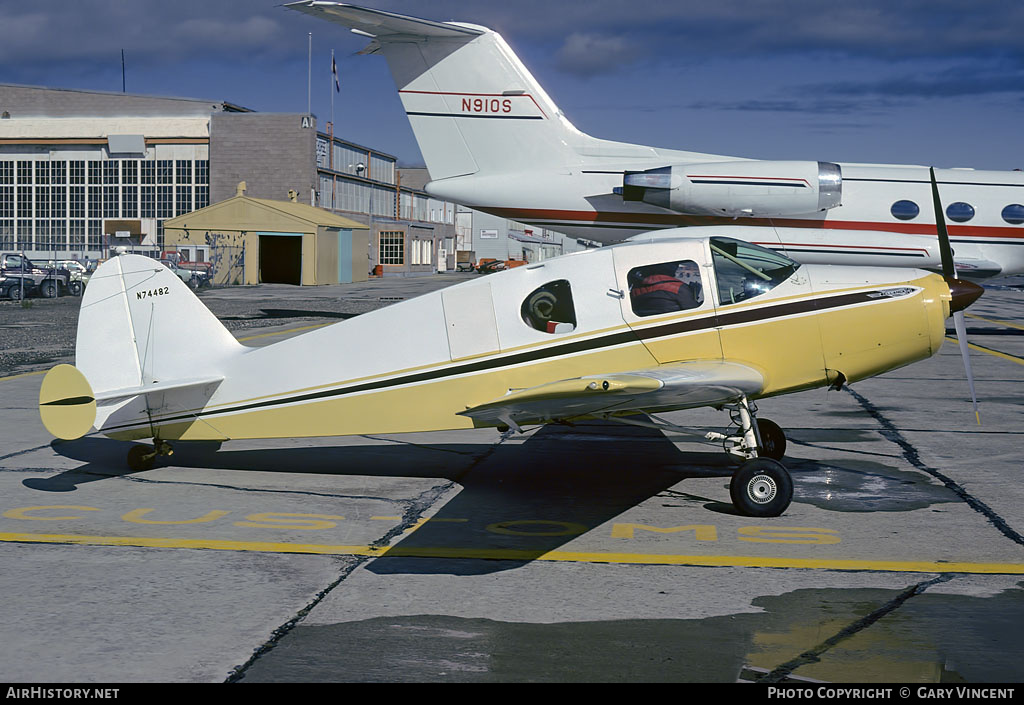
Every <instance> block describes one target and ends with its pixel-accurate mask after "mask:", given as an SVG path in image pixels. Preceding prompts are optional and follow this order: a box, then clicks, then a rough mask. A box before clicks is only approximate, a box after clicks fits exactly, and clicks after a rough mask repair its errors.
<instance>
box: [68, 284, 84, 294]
mask: <svg viewBox="0 0 1024 705" xmlns="http://www.w3.org/2000/svg"><path fill="white" fill-rule="evenodd" d="M68 291H69V292H70V293H71V295H72V296H81V295H82V282H80V281H73V282H68Z"/></svg>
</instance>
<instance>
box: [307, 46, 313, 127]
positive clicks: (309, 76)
mask: <svg viewBox="0 0 1024 705" xmlns="http://www.w3.org/2000/svg"><path fill="white" fill-rule="evenodd" d="M306 113H307V114H309V115H312V114H313V33H312V32H310V33H309V65H308V68H307V70H306Z"/></svg>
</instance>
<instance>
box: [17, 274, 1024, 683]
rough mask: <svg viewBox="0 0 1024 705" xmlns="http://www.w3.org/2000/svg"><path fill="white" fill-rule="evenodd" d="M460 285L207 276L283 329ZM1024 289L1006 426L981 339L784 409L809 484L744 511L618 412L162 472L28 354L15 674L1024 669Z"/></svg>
mask: <svg viewBox="0 0 1024 705" xmlns="http://www.w3.org/2000/svg"><path fill="white" fill-rule="evenodd" d="M461 276H462V277H468V276H474V275H461ZM461 280H462V279H459V278H458V276H456V275H447V277H429V278H424V279H422V280H417V279H408V280H376V281H372V282H368V283H367V284H365V285H358V287H353V288H352V289H350V290H348V291H347V292H346V291H342V290H334V291H328V289H333V288H327V287H324V288H318V289H314V290H309V289H300V288H298V287H275V286H270V287H266V288H264V287H255V288H253V287H246V288H240V289H236V290H231V289H224V290H215V291H210V292H204V293H203V295H202V296H203V298H204V300H206V301H207V303H208V304H209V305H211V308H213V310H214V311H215V312H217V311H218V307H219V306H224V307H226V309H225V310H227V309H228V308H230V307H231V306H233V305H238V306H249V307H250V308H252V309H253V311H255V313H253V312H252V311H250V312H249V313H243V314H238V313H237V312H236V313H227V314H223V315H222V314H220V313H219V314H218V315H222V317H224V318H229V317H231V316H238V320H245V321H248V323H246V325H245V326H241V327H237V328H236V330H235V333H236V335H237V336H238V337H239V338H240V339H244V340H245V341H246V342H247V344H250V345H264V344H272V343H273V342H275V341H276V340H279V339H281V338H282V337H284V336H288V335H294V334H301V332H302V331H304V330H308V329H310V328H311V327H313V326H319V325H322V324H324V323H329V322H331V321H332V320H333V319H332V318H331V317H330V316H331V315H333V314H328V313H323V312H321V313H320V314H316V313H314V312H313V311H314V310H315V309H316V308H317V307H316V306H314V305H313V304H311V303H310V301H311V300H313V299H315V298H318V297H329V296H335V297H337V296H348V297H350V298H351V299H353V300H356V299H358V300H360V301H367V302H370V303H368V304H367V305H368V306H369V307H371V308H372V307H374V306H376V305H382V304H385V303H387V302H389V301H391V300H397V299H398V298H402V297H408V296H412V295H415V294H416V293H418V292H422V291H426V290H429V289H430V288H436V287H438V286H443V285H447V284H449V283H452V282H453V281H461ZM384 292H388V293H384ZM1022 296H1024V293H1022V291H1021V289H1020V287H1019V282H1017V281H1015V280H1003V281H1002V282H999V283H998V285H997V286H990V287H988V290H987V291H986V294H985V296H984V297H982V299H980V300H979V301H978V303H977V304H975V305H974V306H973V307H972V308H971V309H970V313H969V317H968V319H967V321H968V333H969V336H970V338H971V341H972V343H973V344H974V345H975V346H976V347H975V348H974V349H973V350H972V354H971V361H972V364H973V369H974V374H975V379H976V384H977V391H978V396H979V398H980V400H981V418H982V425H981V426H980V427H979V426H978V425H977V424H976V423H975V419H974V414H973V412H972V410H971V407H970V402H969V398H968V395H967V385H966V382H965V381H964V374H963V368H962V363H961V360H960V356H959V352H958V350H957V346H956V344H955V342H949V343H948V344H947V345H945V346H944V347H943V349H942V350H941V351H940V353H939V354H938V355H936V356H935V357H933V358H931V359H930V360H927V361H924V362H921V363H918V364H916V365H912V366H909V367H906V368H903V369H901V370H896V371H894V372H891V373H889V374H886V375H883V376H881V377H878V378H874V379H871V380H866V381H863V382H859V383H857V384H855V385H852V387H850V388H848V389H844V390H842V391H838V392H837V391H828V392H826V391H824V390H817V391H811V392H805V393H801V394H795V395H790V396H786V397H780V398H776V399H770V400H764V401H763V402H762V403H761V404H760V414H761V415H762V416H763V417H768V418H771V419H773V420H774V421H776V422H777V423H779V424H780V425H781V426H782V427H783V428H784V429H785V430H786V433H787V435H788V438H789V448H788V451H787V455H786V458H785V461H784V462H785V464H786V465H787V467H788V468H789V469H790V471H791V473H792V475H793V478H794V484H795V493H794V501H793V504H792V505H791V507H790V508H789V510H788V511H787V512H786V513H785V514H784V515H783V516H782V517H778V518H773V519H751V518H749V517H742V516H738V515H737V514H735V512H734V511H733V510H732V507H731V504H730V503H729V491H728V479H729V474H730V469H731V468H730V465H729V463H728V460H727V458H726V457H725V454H724V453H722V452H721V450H720V449H716V448H715V447H714V446H711V445H708V444H705V443H697V442H694V441H693V440H692V438H690V437H687V436H682V435H677V434H672V433H663V432H660V431H653V430H649V429H643V428H637V427H630V426H624V425H620V424H613V423H605V422H589V423H584V424H580V425H576V426H572V427H569V426H549V427H544V428H533V429H529V430H527V432H526V433H524V434H521V435H517V434H505V435H502V434H500V433H498V432H497V431H495V430H475V431H459V432H447V433H424V434H402V435H391V436H360V437H346V438H324V439H312V440H308V439H303V440H272V441H236V442H229V443H225V444H224V445H223V446H222V447H221V448H220V449H219V450H218V449H215V448H214V447H213V446H210V445H205V444H187V443H179V444H177V446H176V452H175V454H174V455H173V456H171V457H170V458H168V459H165V460H164V461H163V462H161V463H160V464H159V465H158V466H157V467H156V468H155V469H153V470H150V471H147V472H137V473H132V472H130V471H129V470H128V469H127V467H126V466H125V463H124V456H125V453H126V450H127V447H128V444H125V443H121V442H117V441H112V440H109V439H106V438H103V437H99V436H88V437H86V438H83V439H80V440H78V441H73V442H61V441H54V440H53V439H52V438H51V437H50V436H49V435H48V434H47V432H46V431H45V429H44V428H43V427H42V425H41V423H40V422H39V419H38V414H37V411H36V404H37V395H38V390H39V384H40V382H41V379H42V375H41V374H40V373H39V370H34V369H32V366H31V365H28V366H27V367H22V368H19V370H18V371H17V372H16V373H15V374H12V375H8V376H6V377H3V378H0V391H2V394H3V396H2V398H3V399H4V402H5V403H4V404H3V409H2V410H0V562H2V563H0V565H2V566H3V570H2V571H0V576H2V577H0V586H2V594H3V599H2V600H0V625H3V626H2V627H0V630H2V635H0V637H2V638H0V681H5V682H21V683H39V682H49V683H119V682H120V683H128V682H222V681H240V682H362V681H371V682H401V681H416V682H441V681H458V682H520V681H549V682H556V681H573V682H594V681H603V682H645V681H666V682H737V681H754V680H762V681H767V682H781V683H807V682H813V681H825V682H838V683H906V684H916V683H965V682H969V683H980V682H987V683H1016V682H1021V681H1024V667H1021V665H1020V664H1021V663H1024V641H1022V640H1021V639H1020V638H1019V625H1021V624H1024V589H1022V583H1024V536H1022V534H1024V512H1022V511H1021V509H1020V507H1021V506H1024V483H1021V482H1020V477H1019V476H1020V467H1021V463H1020V449H1021V440H1022V434H1024V410H1022V404H1021V401H1022V400H1024V337H1022V336H1024V313H1021V311H1022V310H1024V309H1022V308H1021V297H1022ZM237 298H243V299H244V302H241V301H235V299H237ZM292 298H294V299H295V301H296V302H297V303H295V305H294V306H293V305H291V302H290V300H291V299H292ZM298 299H302V300H301V302H299V301H298ZM232 302H234V303H232ZM353 306H355V304H353ZM268 308H270V309H273V310H275V311H278V312H279V313H275V314H273V315H270V316H263V317H260V315H259V311H261V310H265V309H268ZM322 308H323V309H324V310H325V311H326V310H327V309H330V310H333V311H335V312H337V311H338V310H339V307H337V306H324V307H322ZM345 310H346V311H347V313H346V312H344V311H343V312H342V313H343V314H344V315H354V314H355V313H356V312H357V311H355V310H354V308H350V309H345ZM281 311H284V312H285V313H280V312H281ZM16 315H17V310H16V309H14V308H10V309H7V308H4V309H2V310H0V327H2V326H7V325H17V321H16ZM338 315H341V314H338ZM335 317H337V316H335ZM253 321H256V322H257V323H252V322H253ZM250 323H252V325H250ZM63 361H68V362H70V361H71V359H70V358H69V359H66V360H63ZM665 417H666V418H668V419H669V420H671V421H673V422H675V423H677V424H679V425H683V426H688V427H693V428H694V429H696V430H699V431H706V430H722V429H723V428H724V427H725V426H727V418H726V417H725V414H724V413H719V412H714V411H711V410H694V411H687V412H679V413H675V414H667V415H665Z"/></svg>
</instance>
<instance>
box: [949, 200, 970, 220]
mask: <svg viewBox="0 0 1024 705" xmlns="http://www.w3.org/2000/svg"><path fill="white" fill-rule="evenodd" d="M946 216H947V217H948V218H949V219H950V220H953V221H956V222H957V223H966V222H967V221H968V220H970V219H971V218H973V217H974V206H972V205H971V204H970V203H964V202H963V201H957V202H956V203H950V204H949V205H948V206H946Z"/></svg>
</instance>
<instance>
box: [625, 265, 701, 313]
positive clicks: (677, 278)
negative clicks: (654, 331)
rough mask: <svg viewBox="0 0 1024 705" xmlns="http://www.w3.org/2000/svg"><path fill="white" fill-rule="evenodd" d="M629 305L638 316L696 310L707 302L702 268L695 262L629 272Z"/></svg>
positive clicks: (649, 266)
mask: <svg viewBox="0 0 1024 705" xmlns="http://www.w3.org/2000/svg"><path fill="white" fill-rule="evenodd" d="M627 281H628V282H629V302H630V304H631V305H632V306H633V313H635V314H636V315H638V316H655V315H657V314H659V313H673V312H674V311H685V310H686V309H689V308H697V307H699V306H700V305H701V304H702V303H704V289H703V286H702V284H701V278H700V267H699V266H697V263H696V262H694V261H693V260H692V259H684V260H676V261H673V262H659V263H657V264H647V265H644V266H642V267H636V268H634V269H631V270H629V274H628V275H627Z"/></svg>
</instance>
